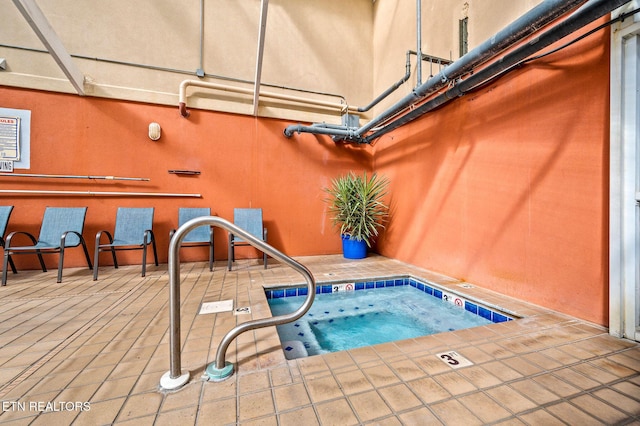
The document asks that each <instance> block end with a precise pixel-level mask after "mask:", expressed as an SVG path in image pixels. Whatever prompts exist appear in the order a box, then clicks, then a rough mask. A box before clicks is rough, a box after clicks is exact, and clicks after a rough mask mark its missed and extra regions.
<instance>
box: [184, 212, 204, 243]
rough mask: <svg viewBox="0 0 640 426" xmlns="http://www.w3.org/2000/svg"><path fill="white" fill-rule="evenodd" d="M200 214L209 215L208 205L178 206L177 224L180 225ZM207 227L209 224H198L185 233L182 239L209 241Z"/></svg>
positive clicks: (188, 241)
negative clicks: (200, 206)
mask: <svg viewBox="0 0 640 426" xmlns="http://www.w3.org/2000/svg"><path fill="white" fill-rule="evenodd" d="M201 216H211V209H210V208H208V207H202V208H199V207H193V208H192V207H180V208H179V209H178V226H182V225H184V224H185V223H186V222H188V221H190V220H191V219H195V218H196V217H201ZM209 229H210V226H207V225H203V226H198V227H197V228H195V229H192V230H191V231H190V232H189V233H188V234H187V235H185V237H184V239H183V240H182V241H183V242H187V243H204V242H209V240H210V238H209Z"/></svg>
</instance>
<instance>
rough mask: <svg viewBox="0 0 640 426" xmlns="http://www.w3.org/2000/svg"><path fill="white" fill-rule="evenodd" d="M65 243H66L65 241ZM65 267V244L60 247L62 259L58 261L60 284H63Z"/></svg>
mask: <svg viewBox="0 0 640 426" xmlns="http://www.w3.org/2000/svg"><path fill="white" fill-rule="evenodd" d="M63 242H64V241H63ZM63 265H64V244H63V245H62V247H60V259H59V260H58V282H59V283H61V282H62V266H63Z"/></svg>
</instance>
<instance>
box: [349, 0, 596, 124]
mask: <svg viewBox="0 0 640 426" xmlns="http://www.w3.org/2000/svg"><path fill="white" fill-rule="evenodd" d="M581 3H584V0H570V1H567V0H546V1H544V2H542V3H540V4H539V5H537V6H536V7H534V8H533V9H531V10H530V11H529V12H527V13H525V14H524V15H522V16H521V17H520V18H518V19H516V20H515V21H514V22H512V23H511V24H509V25H508V26H507V27H505V28H504V29H502V30H500V31H499V32H498V33H496V34H495V35H494V36H493V37H491V38H490V39H488V40H486V41H485V42H484V43H482V44H480V45H479V46H478V47H476V48H475V49H473V50H471V51H469V52H468V53H467V54H465V55H464V56H462V57H461V58H459V59H458V60H457V61H455V62H453V63H452V64H451V65H449V66H448V67H445V68H444V69H443V70H441V71H440V72H439V73H438V74H436V75H435V76H433V77H431V78H430V79H429V80H427V81H426V82H425V83H424V84H422V85H420V86H418V87H416V88H415V89H414V90H413V91H412V92H411V93H410V94H408V95H407V96H405V97H404V98H402V99H401V100H399V101H398V102H396V103H395V104H394V105H393V106H391V107H390V108H388V109H387V110H386V111H384V112H382V113H381V114H380V115H378V116H377V117H375V118H374V119H372V120H371V121H370V122H369V123H367V124H365V125H364V126H362V127H360V128H359V129H358V130H357V132H356V133H357V134H358V136H362V135H364V134H365V133H366V132H368V131H370V130H371V129H372V128H374V127H376V126H377V125H378V124H380V123H382V122H384V121H386V120H387V119H389V118H390V117H392V116H394V115H396V114H397V113H398V112H399V111H402V110H404V109H406V108H407V107H409V106H410V105H412V104H414V103H415V102H417V101H418V100H419V99H421V98H423V97H425V96H426V95H428V94H430V93H433V92H435V91H436V90H438V89H440V88H442V87H444V85H445V84H447V83H448V82H449V81H451V80H454V79H456V78H458V77H460V76H461V75H463V74H465V73H467V72H468V71H470V70H472V69H473V68H475V67H477V66H479V65H481V64H483V63H485V62H486V61H487V60H489V59H490V58H492V57H494V56H495V55H496V54H498V53H499V52H501V51H503V50H505V49H506V48H508V47H510V46H511V45H513V44H514V43H516V42H518V41H519V40H521V39H522V38H524V37H526V36H528V35H530V34H533V33H534V32H535V31H537V30H539V29H540V28H541V27H543V26H545V25H547V24H549V23H550V22H553V21H554V20H556V19H558V18H559V17H560V16H562V15H564V14H565V13H567V12H568V11H569V10H572V9H573V8H575V7H577V5H579V4H581Z"/></svg>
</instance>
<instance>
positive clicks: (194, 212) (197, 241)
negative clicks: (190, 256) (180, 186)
mask: <svg viewBox="0 0 640 426" xmlns="http://www.w3.org/2000/svg"><path fill="white" fill-rule="evenodd" d="M202 216H211V209H210V208H208V207H203V208H191V207H180V208H179V209H178V228H179V227H181V226H182V225H184V224H185V223H186V222H188V221H190V220H191V219H195V218H197V217H202ZM175 232H176V229H172V230H171V231H170V232H169V239H171V238H173V234H174V233H175ZM202 246H209V270H210V271H213V227H212V226H207V225H203V226H198V227H197V228H195V229H192V230H191V231H189V233H188V234H187V235H185V237H184V239H183V240H182V245H181V248H184V247H202Z"/></svg>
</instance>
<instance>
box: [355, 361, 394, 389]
mask: <svg viewBox="0 0 640 426" xmlns="http://www.w3.org/2000/svg"><path fill="white" fill-rule="evenodd" d="M362 371H363V372H364V374H365V375H366V376H367V378H368V379H369V381H370V382H371V383H372V384H373V386H375V387H382V386H386V385H391V384H394V383H399V382H400V378H398V376H396V374H395V373H394V372H393V371H392V370H391V369H390V368H389V367H387V366H386V365H384V364H382V365H375V366H373V367H368V368H364V369H363V370H362Z"/></svg>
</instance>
